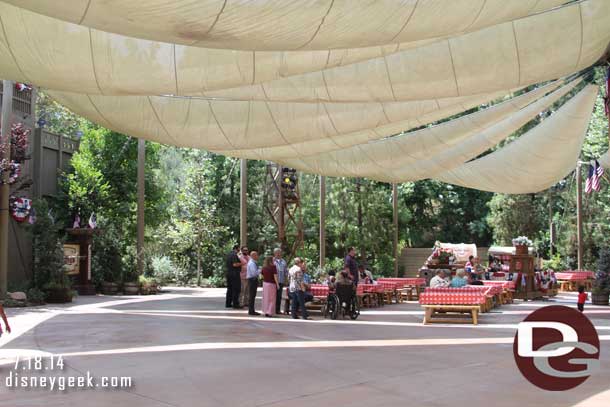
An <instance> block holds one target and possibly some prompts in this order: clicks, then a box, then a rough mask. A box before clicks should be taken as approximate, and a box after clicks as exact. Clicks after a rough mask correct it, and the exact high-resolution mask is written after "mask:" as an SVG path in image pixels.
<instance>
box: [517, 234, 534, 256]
mask: <svg viewBox="0 0 610 407" xmlns="http://www.w3.org/2000/svg"><path fill="white" fill-rule="evenodd" d="M533 245H534V243H533V242H532V241H531V240H530V239H528V238H527V237H526V236H518V237H516V238H514V239H513V246H515V254H516V255H525V254H528V252H529V251H528V250H529V247H530V246H533Z"/></svg>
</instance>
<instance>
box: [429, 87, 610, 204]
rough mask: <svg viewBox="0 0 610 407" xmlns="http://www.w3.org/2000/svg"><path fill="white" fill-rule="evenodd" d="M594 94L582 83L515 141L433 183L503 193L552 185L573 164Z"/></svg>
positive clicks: (594, 89)
mask: <svg viewBox="0 0 610 407" xmlns="http://www.w3.org/2000/svg"><path fill="white" fill-rule="evenodd" d="M597 92H598V87H597V86H594V85H587V86H586V87H585V88H584V89H583V91H581V92H580V93H579V94H577V95H576V96H574V98H572V99H571V100H570V101H569V102H567V103H566V104H565V105H564V106H562V107H561V108H560V109H559V110H558V111H557V112H555V114H553V115H552V116H550V117H549V118H547V119H546V120H544V121H543V122H542V123H541V124H539V125H538V126H536V127H535V128H534V129H532V130H530V131H529V132H527V133H525V134H524V135H522V136H521V137H519V138H518V139H517V140H515V141H513V142H511V143H509V144H508V145H506V146H505V147H503V148H501V149H499V150H497V151H495V152H493V153H491V154H488V155H486V156H484V157H482V158H480V159H477V160H474V161H471V162H469V163H466V164H464V165H462V166H460V167H458V168H456V169H454V170H451V171H448V172H446V173H443V174H441V175H437V176H435V177H434V179H437V180H439V181H443V182H447V183H450V184H454V185H460V186H463V187H467V188H474V189H479V190H483V191H490V192H497V193H506V194H526V193H535V192H539V191H542V190H544V189H547V188H549V187H551V186H552V185H554V184H556V183H557V182H558V181H560V180H561V179H562V178H564V177H565V176H566V175H568V174H569V173H570V172H571V171H572V170H573V169H574V168H575V166H576V163H577V161H578V157H579V155H580V149H581V147H582V143H583V141H584V138H585V136H586V133H587V128H588V125H589V119H590V117H591V113H592V111H593V106H594V104H595V100H596V98H597Z"/></svg>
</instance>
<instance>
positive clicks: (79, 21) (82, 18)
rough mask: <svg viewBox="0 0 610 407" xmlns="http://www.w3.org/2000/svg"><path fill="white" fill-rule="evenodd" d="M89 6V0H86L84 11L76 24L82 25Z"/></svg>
mask: <svg viewBox="0 0 610 407" xmlns="http://www.w3.org/2000/svg"><path fill="white" fill-rule="evenodd" d="M90 6H91V0H89V1H88V2H87V7H85V12H84V13H83V15H82V17H81V18H80V20H78V25H82V24H83V21H85V17H87V13H88V12H89V7H90Z"/></svg>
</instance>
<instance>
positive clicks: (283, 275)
mask: <svg viewBox="0 0 610 407" xmlns="http://www.w3.org/2000/svg"><path fill="white" fill-rule="evenodd" d="M273 263H274V264H275V268H276V270H277V283H278V284H277V295H276V297H275V313H276V314H279V313H280V308H281V307H282V290H283V289H284V287H286V282H287V281H288V265H287V264H286V260H284V259H283V258H282V249H280V248H279V247H278V248H276V249H275V250H273Z"/></svg>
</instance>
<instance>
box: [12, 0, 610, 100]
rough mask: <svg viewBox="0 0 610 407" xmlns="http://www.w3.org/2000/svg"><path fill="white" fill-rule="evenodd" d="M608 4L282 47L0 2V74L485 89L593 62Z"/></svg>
mask: <svg viewBox="0 0 610 407" xmlns="http://www.w3.org/2000/svg"><path fill="white" fill-rule="evenodd" d="M609 3H610V2H606V1H604V0H584V1H583V2H581V3H573V4H570V5H567V6H564V7H560V8H557V9H553V10H551V11H548V12H544V13H541V14H536V15H532V16H530V17H526V18H523V19H519V20H515V21H512V22H507V23H502V24H497V25H494V26H490V27H488V28H485V29H482V30H478V31H475V32H472V33H469V34H464V35H459V36H456V37H453V38H450V39H442V40H438V41H435V40H424V41H425V42H424V45H422V44H421V43H415V44H414V43H406V44H401V45H398V46H396V45H392V46H384V47H373V48H360V49H349V50H341V51H298V52H293V53H290V52H288V53H284V52H279V53H278V52H268V53H265V52H244V51H232V50H211V49H200V48H196V47H184V46H174V45H173V44H166V43H159V42H153V41H146V40H138V39H134V38H129V37H122V36H119V35H116V34H108V33H105V32H102V31H96V30H92V29H87V28H85V27H82V26H79V25H75V24H70V23H65V22H61V21H59V20H56V19H53V18H50V17H45V16H42V15H39V14H36V13H32V12H29V11H26V10H23V9H20V8H17V7H13V6H10V5H7V4H5V3H0V18H1V19H0V22H1V23H2V28H3V29H2V30H1V31H0V76H2V77H4V78H7V79H13V80H17V81H23V82H28V83H33V84H36V85H38V86H41V87H46V88H49V89H55V90H62V91H71V92H77V93H87V94H108V95H112V94H115V95H128V94H139V95H160V94H174V95H195V96H209V97H214V98H221V99H237V100H278V101H301V102H312V101H327V102H368V101H400V100H424V99H426V100H427V99H435V98H445V97H454V96H459V95H474V94H481V93H491V92H495V91H498V90H501V89H511V88H516V87H520V86H526V85H529V84H533V83H537V82H541V81H545V80H549V79H552V78H557V77H560V76H563V75H566V74H569V73H572V72H575V71H578V70H579V69H580V68H582V67H586V66H589V65H591V64H593V63H594V62H596V61H597V60H598V59H599V57H600V56H601V55H602V54H603V52H604V50H605V49H606V46H607V45H608V42H610V33H609V30H607V29H606V27H607V26H608V25H610V4H609ZM581 21H582V24H581ZM430 41H432V42H430ZM414 46H415V48H412V47H414ZM481 55H485V58H481ZM117 61H120V62H117ZM143 72H145V73H146V74H143ZM500 72H501V73H500ZM245 85H247V86H245Z"/></svg>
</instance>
